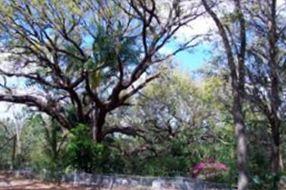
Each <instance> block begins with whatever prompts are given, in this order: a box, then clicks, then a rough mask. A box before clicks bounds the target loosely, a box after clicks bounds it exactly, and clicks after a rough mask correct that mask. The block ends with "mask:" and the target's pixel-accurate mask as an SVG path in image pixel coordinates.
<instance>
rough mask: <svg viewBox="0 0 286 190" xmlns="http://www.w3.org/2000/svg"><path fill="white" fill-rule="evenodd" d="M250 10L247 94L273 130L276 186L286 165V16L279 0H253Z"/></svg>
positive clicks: (275, 187) (273, 161)
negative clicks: (285, 142) (285, 145)
mask: <svg viewBox="0 0 286 190" xmlns="http://www.w3.org/2000/svg"><path fill="white" fill-rule="evenodd" d="M249 4H250V6H249V7H250V8H248V9H247V10H246V11H247V14H248V16H247V17H249V18H251V19H249V21H247V22H248V23H249V24H248V25H249V27H248V28H249V29H248V30H249V33H252V34H253V38H252V39H251V40H249V41H250V47H249V48H248V49H247V52H248V58H247V60H248V61H247V78H248V80H247V81H248V85H247V92H248V94H249V96H248V98H249V100H250V101H251V103H252V104H254V110H255V109H258V110H259V111H260V112H261V113H262V114H263V115H264V116H265V118H266V119H267V123H268V126H269V128H270V130H271V136H272V140H271V141H272V142H271V146H270V147H271V156H270V160H271V164H270V166H271V171H272V173H273V176H274V187H273V188H274V189H277V188H278V187H277V182H278V181H279V175H280V172H281V171H282V168H283V161H282V157H281V156H282V154H281V147H280V146H281V133H282V129H281V127H282V126H283V121H284V120H285V118H283V117H284V116H283V114H282V112H283V91H284V89H285V87H284V85H283V81H285V77H283V76H284V70H285V69H284V68H285V52H284V49H285V43H284V37H283V36H284V35H285V24H284V23H283V21H282V20H284V19H285V17H284V15H283V13H282V12H283V11H285V7H284V6H283V5H280V6H278V5H277V1H276V0H271V1H264V2H258V1H253V2H250V3H249Z"/></svg>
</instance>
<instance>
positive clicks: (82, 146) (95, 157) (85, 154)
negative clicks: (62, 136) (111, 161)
mask: <svg viewBox="0 0 286 190" xmlns="http://www.w3.org/2000/svg"><path fill="white" fill-rule="evenodd" d="M89 133H90V131H89V128H88V127H87V126H86V125H83V124H79V125H78V126H77V127H76V128H74V129H72V131H71V137H70V140H69V142H68V146H67V157H68V162H69V163H68V164H70V165H71V166H72V167H73V168H75V169H78V170H84V171H86V172H94V171H97V172H101V171H100V170H101V169H100V167H98V166H101V165H103V164H104V162H105V161H106V160H107V158H108V156H109V152H108V150H107V148H106V147H105V146H104V145H103V144H99V143H95V142H93V140H92V139H91V138H89V137H90V135H89ZM98 170H99V171H98Z"/></svg>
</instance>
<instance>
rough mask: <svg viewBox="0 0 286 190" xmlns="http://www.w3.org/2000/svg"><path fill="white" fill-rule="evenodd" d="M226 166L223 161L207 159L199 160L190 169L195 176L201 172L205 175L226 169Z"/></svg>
mask: <svg viewBox="0 0 286 190" xmlns="http://www.w3.org/2000/svg"><path fill="white" fill-rule="evenodd" d="M227 170H228V167H227V165H225V164H224V163H220V162H216V161H215V160H214V159H207V160H206V161H202V162H199V163H198V164H196V165H195V166H194V167H193V169H192V176H193V177H194V178H196V177H197V176H198V175H199V174H201V173H203V172H204V173H206V175H209V174H212V173H217V172H219V171H227Z"/></svg>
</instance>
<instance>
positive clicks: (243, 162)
mask: <svg viewBox="0 0 286 190" xmlns="http://www.w3.org/2000/svg"><path fill="white" fill-rule="evenodd" d="M202 4H203V6H204V7H205V9H206V11H207V12H208V14H209V15H210V16H211V18H212V19H213V21H214V22H215V24H216V26H217V29H218V33H219V35H220V37H221V40H222V45H223V47H224V52H225V54H226V55H225V57H226V60H227V65H228V68H229V72H230V73H229V76H230V79H231V87H232V95H233V103H232V115H233V121H234V126H235V134H236V142H237V152H236V154H237V167H238V174H239V175H238V184H237V185H238V189H239V190H244V189H247V188H248V187H247V186H248V176H247V175H248V174H247V142H246V134H245V130H246V126H245V120H244V114H243V99H244V93H245V91H244V85H245V50H246V28H245V27H246V26H245V18H244V15H243V12H242V7H241V3H240V0H235V1H233V2H232V4H231V5H232V6H234V14H233V16H234V17H233V22H232V23H231V24H233V23H236V24H237V25H238V26H239V27H238V29H237V30H238V31H234V30H233V29H235V28H233V27H232V26H228V25H225V24H224V23H223V22H222V20H221V19H220V17H219V16H218V15H217V13H215V12H214V10H213V9H212V6H213V5H210V4H209V2H207V1H205V0H202ZM236 34H238V36H236ZM234 39H236V41H234ZM234 50H236V51H234Z"/></svg>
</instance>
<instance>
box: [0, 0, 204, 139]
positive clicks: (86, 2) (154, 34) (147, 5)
mask: <svg viewBox="0 0 286 190" xmlns="http://www.w3.org/2000/svg"><path fill="white" fill-rule="evenodd" d="M190 2H191V7H188V9H185V8H186V7H185V4H184V1H181V0H171V1H164V0H162V1H157V0H147V1H146V0H121V1H119V0H110V1H109V0H81V1H79V0H73V1H70V0H61V1H56V0H33V1H28V0H11V1H6V0H1V8H0V35H1V43H0V44H1V51H2V52H3V55H4V57H6V60H5V61H3V60H2V62H1V70H0V74H1V75H2V76H3V77H5V80H4V83H3V84H1V87H2V88H1V91H0V101H6V102H12V103H19V104H25V105H27V106H29V107H33V108H37V110H39V111H41V112H45V113H47V114H48V115H50V116H51V117H53V118H54V119H56V120H57V121H58V122H59V123H60V124H61V126H62V127H64V128H66V129H72V128H74V127H75V126H76V125H77V124H78V123H83V124H86V125H88V126H89V127H90V129H91V130H90V131H91V135H92V137H93V139H94V140H96V141H97V142H100V141H102V140H103V139H104V137H105V136H106V135H107V134H109V133H113V132H121V133H124V131H125V129H124V128H122V127H120V126H116V127H115V128H112V129H110V128H109V129H105V128H104V124H105V119H106V116H107V114H108V113H110V112H111V111H112V110H115V109H116V108H118V107H120V106H128V99H129V98H130V97H131V96H133V95H134V94H136V93H137V92H138V91H140V90H141V89H142V88H143V87H144V86H145V85H146V84H147V83H149V82H150V81H152V80H153V79H155V78H156V77H157V76H158V73H154V70H152V66H153V65H154V64H158V63H162V61H164V60H166V59H167V58H169V57H170V56H172V55H174V54H176V53H178V52H179V51H182V50H184V49H186V48H188V47H190V46H193V45H194V44H193V40H194V39H190V40H189V41H187V42H184V43H183V44H181V46H178V48H177V49H174V51H173V52H171V53H170V54H168V55H166V54H165V55H162V54H159V50H161V49H162V48H163V47H164V45H166V44H167V43H168V42H170V40H172V38H173V37H175V34H176V32H177V31H178V30H179V29H180V28H181V27H183V26H185V25H187V24H188V23H189V22H190V21H192V20H194V19H196V18H197V17H198V16H199V15H200V14H201V13H200V12H199V9H198V8H197V6H196V5H195V1H194V3H193V2H192V1H190ZM11 78H12V79H14V78H17V80H21V81H22V82H21V83H20V86H17V87H16V88H13V87H12V86H11V85H9V84H10V83H9V82H7V83H6V81H9V79H11ZM24 85H26V86H27V88H26V90H24V91H23V90H22V91H20V90H19V89H20V88H22V87H23V86H24ZM17 89H18V90H17ZM31 89H33V91H32V90H31ZM128 130H130V129H128Z"/></svg>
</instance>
